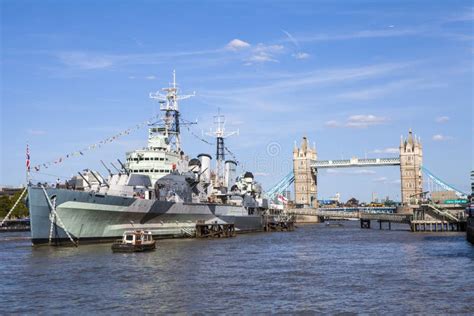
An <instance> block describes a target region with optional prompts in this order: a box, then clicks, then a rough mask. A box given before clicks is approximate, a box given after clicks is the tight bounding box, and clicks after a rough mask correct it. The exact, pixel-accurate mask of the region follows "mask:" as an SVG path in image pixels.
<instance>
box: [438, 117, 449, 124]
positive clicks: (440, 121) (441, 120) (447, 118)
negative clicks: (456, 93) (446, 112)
mask: <svg viewBox="0 0 474 316" xmlns="http://www.w3.org/2000/svg"><path fill="white" fill-rule="evenodd" d="M435 121H436V122H437V123H446V122H447V121H449V116H439V117H437V118H436V120H435Z"/></svg>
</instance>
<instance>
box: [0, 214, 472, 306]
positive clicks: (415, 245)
mask: <svg viewBox="0 0 474 316" xmlns="http://www.w3.org/2000/svg"><path fill="white" fill-rule="evenodd" d="M396 228H398V229H399V230H392V231H388V230H382V231H380V230H378V229H374V228H372V229H370V230H368V229H360V227H359V226H358V223H357V222H344V226H343V227H326V226H325V225H324V224H317V225H303V226H300V227H298V228H297V230H295V231H294V232H282V233H260V234H246V235H238V236H237V237H236V238H230V239H219V240H196V239H175V240H159V241H158V243H157V250H156V251H155V252H150V253H134V254H113V253H112V252H111V250H110V244H99V245H81V246H79V248H72V247H71V248H49V247H36V248H33V247H31V245H30V243H29V241H28V240H27V239H26V237H27V236H28V234H26V233H2V234H1V235H0V256H1V261H0V278H1V279H0V302H1V306H0V308H1V311H0V314H3V313H35V314H36V313H46V312H48V313H55V314H90V313H94V314H97V313H102V314H129V313H131V312H134V313H140V314H142V313H153V314H157V313H174V312H177V313H199V314H204V313H211V314H217V313H237V314H251V313H265V314H267V313H304V314H306V313H307V314H314V313H330V314H335V313H368V314H381V313H389V314H405V313H421V314H433V313H434V314H448V313H449V314H473V313H474V246H472V245H471V244H469V243H468V242H466V240H465V235H464V234H463V233H417V234H415V233H411V232H409V231H407V230H406V227H404V226H400V227H396Z"/></svg>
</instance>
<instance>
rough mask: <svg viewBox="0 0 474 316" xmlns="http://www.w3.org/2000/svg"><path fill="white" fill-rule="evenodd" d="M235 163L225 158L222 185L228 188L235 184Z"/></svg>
mask: <svg viewBox="0 0 474 316" xmlns="http://www.w3.org/2000/svg"><path fill="white" fill-rule="evenodd" d="M236 168H237V163H236V162H235V161H233V160H227V161H226V162H225V168H224V185H225V186H226V187H227V188H228V189H230V188H231V187H232V186H233V185H234V184H235V175H236Z"/></svg>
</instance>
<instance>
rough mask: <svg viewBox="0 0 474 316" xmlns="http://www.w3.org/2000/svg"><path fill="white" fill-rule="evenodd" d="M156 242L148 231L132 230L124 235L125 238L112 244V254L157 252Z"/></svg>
mask: <svg viewBox="0 0 474 316" xmlns="http://www.w3.org/2000/svg"><path fill="white" fill-rule="evenodd" d="M155 248H156V241H155V240H153V235H152V234H151V232H150V231H146V230H132V231H126V232H124V233H123V238H122V239H119V240H117V241H115V242H114V243H113V244H112V252H142V251H150V250H155Z"/></svg>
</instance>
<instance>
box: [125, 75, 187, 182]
mask: <svg viewBox="0 0 474 316" xmlns="http://www.w3.org/2000/svg"><path fill="white" fill-rule="evenodd" d="M194 95H195V94H190V95H179V88H178V86H177V84H176V72H175V71H173V82H172V83H171V85H170V87H168V88H163V89H162V90H161V91H156V92H151V93H150V98H151V99H153V100H156V101H158V102H159V105H160V111H161V112H162V113H163V115H162V116H161V121H157V122H151V123H150V124H149V128H148V146H147V147H146V148H143V149H138V150H134V151H131V152H127V153H126V160H125V167H126V169H127V170H128V171H129V172H131V173H138V174H145V175H148V176H149V177H150V179H151V182H152V184H154V183H155V182H156V180H158V179H160V178H162V177H163V176H165V175H168V174H170V173H172V172H173V170H176V169H177V168H178V167H182V166H180V165H179V164H181V163H182V162H183V161H186V160H187V157H186V156H185V155H184V152H183V150H182V148H181V135H180V116H181V115H180V110H179V101H181V100H185V99H189V98H191V97H192V96H194Z"/></svg>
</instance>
